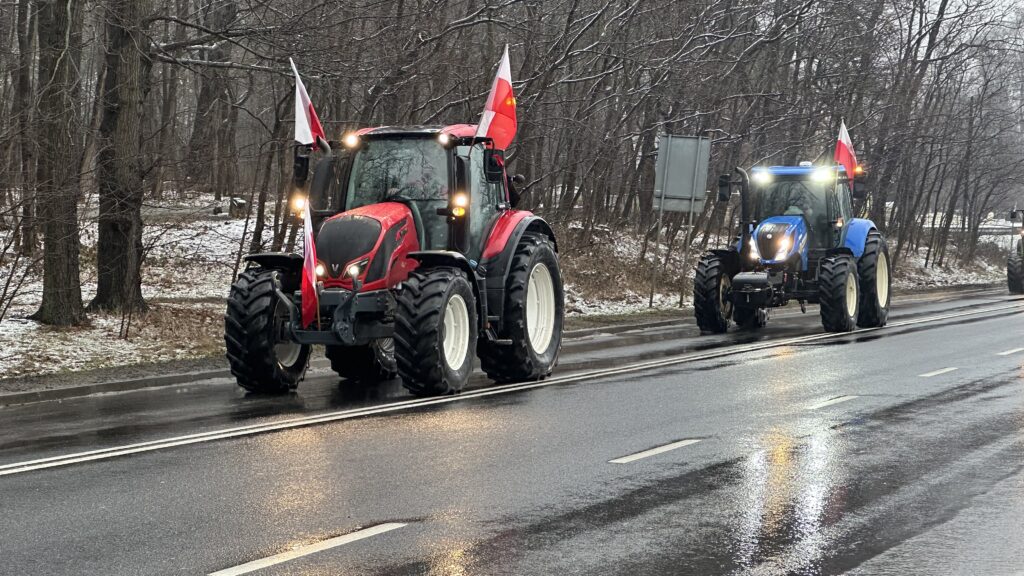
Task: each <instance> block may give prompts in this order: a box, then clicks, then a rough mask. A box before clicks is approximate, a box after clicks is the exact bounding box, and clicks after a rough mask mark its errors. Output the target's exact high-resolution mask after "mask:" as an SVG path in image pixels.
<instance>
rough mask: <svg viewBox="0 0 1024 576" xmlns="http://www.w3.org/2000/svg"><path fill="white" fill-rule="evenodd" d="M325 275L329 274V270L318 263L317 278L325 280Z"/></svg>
mask: <svg viewBox="0 0 1024 576" xmlns="http://www.w3.org/2000/svg"><path fill="white" fill-rule="evenodd" d="M325 274H327V269H326V268H324V265H323V264H320V263H319V262H317V264H316V276H317V278H323V277H324V275H325Z"/></svg>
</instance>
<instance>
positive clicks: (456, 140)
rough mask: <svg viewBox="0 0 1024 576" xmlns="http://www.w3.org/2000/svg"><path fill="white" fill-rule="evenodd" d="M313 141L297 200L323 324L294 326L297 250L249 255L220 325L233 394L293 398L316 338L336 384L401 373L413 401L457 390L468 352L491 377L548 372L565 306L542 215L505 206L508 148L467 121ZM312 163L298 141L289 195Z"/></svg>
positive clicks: (509, 198) (510, 196)
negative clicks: (312, 254)
mask: <svg viewBox="0 0 1024 576" xmlns="http://www.w3.org/2000/svg"><path fill="white" fill-rule="evenodd" d="M319 144H320V146H319V149H320V150H321V151H322V152H323V155H322V157H321V158H320V160H319V161H318V162H317V163H316V167H315V169H314V173H313V179H312V182H311V184H310V189H309V197H308V198H304V197H300V198H298V199H297V200H298V201H297V202H296V203H295V204H293V206H294V208H296V209H297V211H299V212H301V210H310V216H311V220H312V222H313V230H314V234H315V238H316V240H315V242H316V253H317V257H318V259H319V261H318V263H317V266H316V274H317V289H318V293H319V317H318V319H317V321H315V322H313V323H312V324H310V325H308V326H303V325H302V323H301V320H300V318H301V314H300V312H299V311H300V310H301V309H302V306H301V304H302V302H301V298H302V296H301V291H300V284H301V274H302V264H303V257H302V256H301V255H298V254H291V253H263V254H252V255H249V256H247V257H246V261H247V268H246V269H245V271H243V272H242V273H241V274H240V275H239V276H238V278H237V280H236V281H235V283H234V284H233V285H232V287H231V293H230V296H229V297H228V309H227V314H226V316H225V341H226V345H227V357H228V361H229V363H230V366H231V372H232V373H233V374H234V375H235V377H236V378H237V380H238V384H239V385H240V386H242V387H243V388H245V389H246V390H249V391H252V392H265V393H268V392H286V391H289V390H293V389H295V388H296V386H297V385H298V383H299V381H300V380H301V379H302V378H303V376H304V375H305V372H306V367H307V365H308V362H309V356H310V352H311V347H312V345H314V344H320V345H324V346H326V352H327V358H328V359H329V360H330V362H331V367H332V368H333V369H334V370H335V371H336V372H337V373H338V374H339V375H340V376H342V377H344V378H346V379H351V380H362V381H375V380H382V379H389V378H393V377H394V376H395V375H396V374H397V375H399V376H401V378H402V381H403V383H404V385H405V387H406V388H407V389H408V390H409V391H410V392H412V393H413V394H415V395H417V396H432V395H440V394H450V393H457V392H459V391H460V390H462V388H463V386H465V384H466V381H467V380H468V379H469V375H470V373H471V372H472V369H473V357H474V352H475V353H476V356H479V358H480V364H481V367H482V368H483V371H484V372H485V373H486V374H487V375H488V376H489V377H490V378H491V379H493V380H495V381H498V382H511V381H522V380H538V379H542V378H545V377H546V376H548V375H549V374H551V371H552V369H553V368H554V366H555V363H556V362H557V360H558V353H559V350H560V348H561V342H562V319H563V311H564V296H563V291H562V278H561V273H560V270H559V265H558V255H557V244H556V241H555V235H554V233H553V232H552V230H551V227H550V226H548V224H547V223H546V222H545V221H544V220H542V219H541V218H539V217H537V216H534V215H533V214H532V213H530V212H527V211H523V210H516V209H515V203H516V201H517V200H518V197H517V195H516V194H515V193H514V189H513V188H512V185H511V182H512V179H511V178H509V177H508V175H507V174H506V171H505V162H504V153H503V151H501V150H496V149H494V145H493V142H492V141H491V140H490V139H487V138H479V137H477V136H476V126H474V125H466V124H459V125H453V126H445V127H419V126H416V127H383V128H367V129H362V130H359V131H356V132H352V133H349V134H347V135H346V136H345V137H344V139H343V142H342V143H341V144H342V145H341V146H339V145H338V143H335V144H334V146H331V145H330V144H329V143H327V142H324V141H322V140H320V141H319ZM332 148H334V149H336V150H337V152H334V151H332ZM309 154H310V148H309V147H304V146H299V147H297V148H296V162H295V177H296V183H297V184H298V185H299V186H300V187H303V186H304V184H305V180H306V173H307V167H308V162H309ZM516 178H517V179H518V178H520V177H516Z"/></svg>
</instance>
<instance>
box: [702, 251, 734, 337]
mask: <svg viewBox="0 0 1024 576" xmlns="http://www.w3.org/2000/svg"><path fill="white" fill-rule="evenodd" d="M693 315H694V317H695V318H696V319H697V327H698V328H700V332H701V334H706V333H711V334H722V333H724V332H725V331H726V330H728V329H729V319H730V318H732V316H733V304H732V277H731V276H730V275H729V272H728V271H727V270H726V266H725V262H723V261H722V259H721V258H720V257H718V256H716V255H715V254H713V253H710V252H709V253H707V254H704V255H703V256H701V257H700V261H698V262H697V274H696V276H695V277H694V279H693Z"/></svg>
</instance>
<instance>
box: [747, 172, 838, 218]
mask: <svg viewBox="0 0 1024 576" xmlns="http://www.w3.org/2000/svg"><path fill="white" fill-rule="evenodd" d="M831 186H832V182H815V181H812V180H808V179H799V180H775V181H773V182H771V183H769V184H765V185H762V186H760V187H757V188H755V189H754V219H755V220H757V221H758V222H760V221H762V220H764V219H765V218H770V217H772V216H803V217H804V219H805V220H807V224H808V225H810V227H811V229H816V228H822V229H823V228H824V227H825V226H827V224H828V220H829V218H828V202H827V193H828V190H829V188H830V187H831Z"/></svg>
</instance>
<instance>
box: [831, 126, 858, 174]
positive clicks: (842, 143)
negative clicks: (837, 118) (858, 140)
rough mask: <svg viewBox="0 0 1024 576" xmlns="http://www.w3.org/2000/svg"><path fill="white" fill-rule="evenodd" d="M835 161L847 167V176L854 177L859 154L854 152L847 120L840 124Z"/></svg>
mask: <svg viewBox="0 0 1024 576" xmlns="http://www.w3.org/2000/svg"><path fill="white" fill-rule="evenodd" d="M835 161H836V162H838V163H840V164H842V165H843V168H845V169H846V177H847V178H851V179H852V178H853V176H854V174H855V170H856V169H857V155H856V154H855V153H854V152H853V141H852V140H850V133H849V132H847V131H846V121H842V123H841V124H840V125H839V141H838V142H836V154H835Z"/></svg>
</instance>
